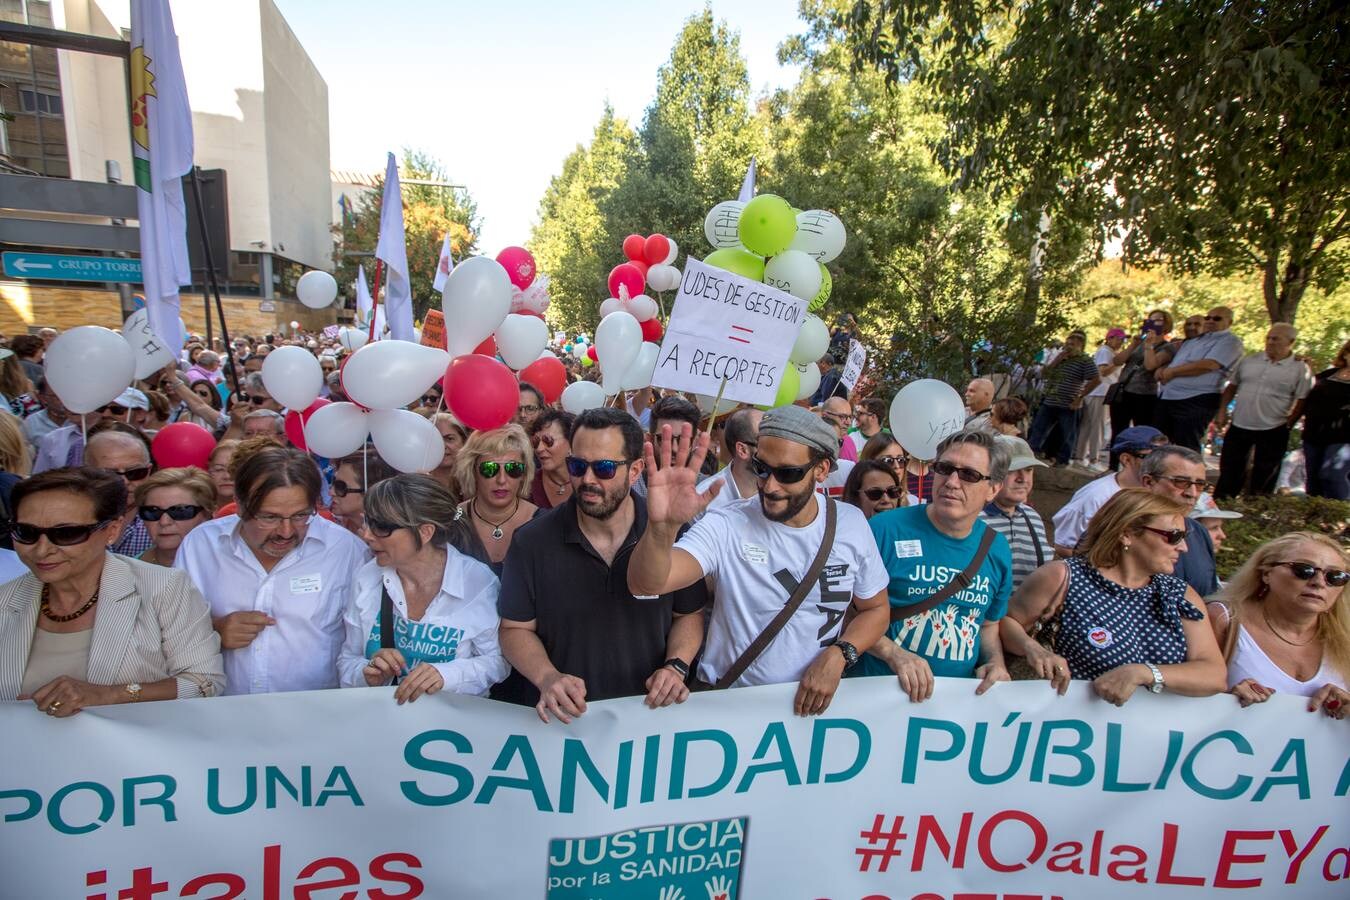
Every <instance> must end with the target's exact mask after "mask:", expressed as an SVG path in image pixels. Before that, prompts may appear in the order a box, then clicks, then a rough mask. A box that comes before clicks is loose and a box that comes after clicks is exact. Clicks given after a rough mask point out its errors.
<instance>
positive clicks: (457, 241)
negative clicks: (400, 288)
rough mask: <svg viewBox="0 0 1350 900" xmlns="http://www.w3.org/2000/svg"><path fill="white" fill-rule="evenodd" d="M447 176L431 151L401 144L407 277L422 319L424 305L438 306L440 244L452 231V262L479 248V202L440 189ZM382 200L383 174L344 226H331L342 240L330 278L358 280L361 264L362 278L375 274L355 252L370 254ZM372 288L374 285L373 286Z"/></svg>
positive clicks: (370, 264) (465, 194)
mask: <svg viewBox="0 0 1350 900" xmlns="http://www.w3.org/2000/svg"><path fill="white" fill-rule="evenodd" d="M415 181H422V182H428V181H429V182H441V183H448V182H449V181H450V176H449V175H448V174H447V173H446V171H445V167H444V166H443V165H442V164H441V163H440V161H439V160H437V159H436V158H435V157H432V156H431V155H429V154H427V153H424V152H421V151H417V150H412V149H410V148H406V147H405V148H404V150H403V160H402V163H401V165H400V166H399V186H400V187H401V189H402V194H403V230H404V235H405V238H406V242H407V249H408V277H409V281H410V283H411V287H412V296H413V315H414V316H415V317H416V318H417V319H418V320H419V321H420V320H421V319H423V318H425V317H426V312H427V309H429V308H430V307H433V306H438V305H439V304H440V296H439V294H438V293H437V292H436V290H435V289H434V288H433V287H432V282H433V281H434V279H435V277H436V266H437V264H438V263H439V262H440V257H441V244H442V243H443V242H444V240H445V236H446V235H447V234H449V235H450V252H451V253H452V254H453V255H454V257H455V259H456V260H460V259H463V258H464V257H465V256H468V255H471V254H472V253H473V252H474V251H475V250H476V249H477V247H478V228H479V218H478V204H477V203H475V202H474V200H473V197H472V196H471V195H470V194H469V192H468V190H467V189H464V188H458V187H442V186H439V185H435V184H412V183H409V182H415ZM383 203H384V175H383V173H382V174H380V175H379V176H378V177H377V178H376V179H375V184H374V186H373V187H371V188H370V189H369V190H367V191H365V192H364V193H363V194H362V195H361V196H360V197H358V198H357V200H356V211H355V213H354V214H353V215H352V217H351V218H350V219H349V220H348V222H347V223H346V225H345V226H339V227H338V228H336V229H335V231H336V232H337V233H338V235H339V236H340V237H341V244H340V245H339V246H338V248H337V250H336V252H335V261H336V263H337V270H336V271H335V272H334V277H335V278H337V280H338V283H339V284H342V285H348V284H351V283H352V282H353V281H355V280H356V273H357V266H358V265H362V264H364V265H365V267H366V277H367V278H368V279H370V278H373V277H374V265H375V260H374V258H373V257H371V256H364V255H363V256H356V255H353V254H355V253H373V252H374V250H375V247H376V245H377V244H378V243H379V240H380V212H381V209H382V207H383ZM371 287H372V288H373V287H374V285H373V284H371Z"/></svg>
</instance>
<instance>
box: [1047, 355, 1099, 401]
mask: <svg viewBox="0 0 1350 900" xmlns="http://www.w3.org/2000/svg"><path fill="white" fill-rule="evenodd" d="M1097 375H1098V372H1097V364H1096V363H1094V362H1093V361H1092V357H1090V356H1088V355H1087V354H1086V353H1079V354H1078V355H1076V356H1070V357H1066V358H1065V359H1064V360H1063V361H1062V362H1060V363H1059V364H1058V365H1056V366H1055V367H1054V368H1049V367H1047V368H1046V371H1045V400H1044V403H1045V405H1046V406H1058V407H1060V408H1067V407H1069V406H1072V405H1073V401H1075V400H1077V399H1078V394H1079V392H1080V391H1082V390H1083V385H1085V384H1087V383H1088V382H1089V381H1091V380H1092V379H1094V378H1096V377H1097Z"/></svg>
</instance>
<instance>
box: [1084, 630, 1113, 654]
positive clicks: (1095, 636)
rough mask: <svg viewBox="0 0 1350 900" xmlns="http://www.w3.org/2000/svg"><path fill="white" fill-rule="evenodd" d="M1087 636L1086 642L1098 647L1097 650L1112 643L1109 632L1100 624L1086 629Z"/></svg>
mask: <svg viewBox="0 0 1350 900" xmlns="http://www.w3.org/2000/svg"><path fill="white" fill-rule="evenodd" d="M1087 638H1088V643H1089V644H1091V645H1092V646H1094V647H1096V648H1098V649H1099V650H1100V649H1105V648H1107V647H1109V646H1111V643H1112V638H1111V632H1110V631H1107V630H1106V629H1105V628H1103V627H1102V626H1100V625H1098V626H1097V627H1096V628H1092V629H1090V630H1089V631H1088V635H1087Z"/></svg>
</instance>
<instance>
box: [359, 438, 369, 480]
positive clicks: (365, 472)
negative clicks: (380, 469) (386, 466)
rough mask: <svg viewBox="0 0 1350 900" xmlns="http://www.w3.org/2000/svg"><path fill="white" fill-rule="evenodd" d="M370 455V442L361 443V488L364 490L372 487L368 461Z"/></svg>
mask: <svg viewBox="0 0 1350 900" xmlns="http://www.w3.org/2000/svg"><path fill="white" fill-rule="evenodd" d="M369 453H370V442H369V441H362V442H361V487H363V488H366V487H369V486H370V470H369V468H368V460H369V458H370V457H369V455H368V454H369Z"/></svg>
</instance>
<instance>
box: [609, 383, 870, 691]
mask: <svg viewBox="0 0 1350 900" xmlns="http://www.w3.org/2000/svg"><path fill="white" fill-rule="evenodd" d="M682 432H683V433H682V434H680V435H678V436H677V435H675V434H674V433H673V431H671V430H667V429H664V428H663V429H662V433H661V435H660V436H659V437H658V438H657V440H656V441H655V442H654V446H653V444H648V445H647V447H646V448H645V451H644V458H645V460H646V465H647V468H648V469H649V470H654V471H649V472H648V476H647V478H648V490H649V495H648V496H649V503H648V519H647V528H646V531H645V532H644V533H643V535H642V540H641V541H640V542H639V543H638V546H637V549H636V550H635V551H634V553H633V562H632V564H631V565H630V566H629V568H628V587H629V589H630V590H631V591H632V592H633V593H634V594H635V595H639V596H640V595H643V594H653V593H661V592H665V591H673V590H679V589H681V588H685V587H688V586H694V585H698V584H700V583H702V582H703V581H704V579H707V580H708V583H709V584H710V585H711V587H712V590H713V592H714V598H713V605H712V616H711V618H710V620H709V624H708V641H707V644H706V646H705V648H704V651H703V659H702V661H701V663H700V664H699V670H698V675H699V678H700V679H701V680H702V681H703V682H705V683H707V684H710V685H716V686H724V687H744V686H749V685H758V684H786V683H791V682H797V683H798V687H797V693H796V696H795V698H794V700H793V711H794V712H795V713H796V714H797V715H803V716H805V715H819V714H820V713H822V712H824V711H825V709H826V708H827V707H828V706H829V705H830V701H831V700H832V699H833V697H834V693H835V691H836V690H837V689H838V687H839V679H840V678H841V677H842V676H843V674H844V671H845V669H847V668H851V667H852V666H853V665H855V664H856V663H857V662H858V658H859V655H860V654H861V653H864V652H866V651H867V649H868V648H869V647H871V646H872V644H873V643H875V642H876V640H877V638H879V637H880V636H881V634H882V633H883V632H884V631H885V628H886V570H885V568H884V567H883V566H882V563H881V556H880V554H879V553H878V552H877V547H876V543H875V542H874V541H873V540H872V535H871V533H870V532H869V531H868V528H867V520H866V519H865V518H863V514H862V511H861V510H859V509H858V508H857V507H853V506H849V505H848V504H845V503H840V502H838V501H835V500H831V499H828V498H826V497H823V496H820V495H819V494H818V492H817V491H816V487H817V486H818V485H819V484H820V483H822V482H824V480H825V479H826V477H827V476H828V475H829V473H830V470H831V469H832V468H833V467H834V465H835V454H836V453H837V452H838V434H837V433H836V432H835V430H834V429H832V428H830V427H829V426H828V425H826V424H825V422H823V421H821V419H820V418H819V417H818V416H815V415H812V414H811V412H810V411H809V410H806V409H803V408H802V407H800V406H781V407H778V408H776V409H771V410H769V411H768V412H767V413H765V414H764V418H763V419H762V420H761V421H760V425H759V437H758V441H759V443H758V446H757V447H756V449H755V453H754V455H753V456H752V458H751V465H752V467H753V469H754V472H755V477H756V480H757V481H758V483H759V491H758V494H759V496H758V497H755V498H747V499H745V500H740V501H737V502H736V503H732V504H730V505H728V506H725V507H723V508H721V509H719V510H716V511H714V512H713V513H711V514H710V515H705V516H703V518H701V519H699V520H698V521H697V522H695V524H694V525H693V526H691V527H690V528H689V530H688V531H687V532H686V533H685V534H684V535H683V537H681V536H680V530H681V529H682V528H683V527H684V526H685V525H686V524H687V523H688V522H690V521H692V520H693V519H694V518H695V517H696V516H697V515H698V514H699V513H701V512H703V511H704V510H705V509H706V508H707V506H708V505H709V503H710V502H711V500H712V499H713V497H715V496H716V493H717V492H718V491H720V487H714V488H712V489H711V490H709V491H708V492H707V493H706V494H700V493H699V492H698V490H697V488H696V484H695V483H696V480H697V479H696V476H697V471H698V467H699V465H700V464H701V463H702V462H703V457H704V455H705V454H706V453H707V450H708V439H707V437H706V436H703V435H700V436H699V437H698V438H697V439H695V440H693V441H692V444H693V446H692V448H691V446H690V445H691V438H692V437H693V436H692V434H691V433H690V432H689V431H688V430H687V429H682ZM677 438H678V439H677ZM691 449H692V452H691ZM831 531H833V539H832V540H830V539H828V537H827V535H828V534H829V533H830V532H831ZM822 549H823V550H824V555H823V556H822V555H821V553H822ZM817 558H819V559H820V560H821V561H822V563H823V564H821V565H819V566H817V567H816V568H817V569H818V571H817V574H815V575H814V576H812V577H810V579H809V580H807V579H808V576H811V572H812V569H813V561H814V560H816V559H817ZM803 587H804V588H805V593H804V594H802V593H800V592H799V589H801V588H803ZM794 595H795V596H798V597H800V598H801V599H800V601H799V606H798V607H797V609H796V610H795V611H792V612H791V615H790V617H789V618H787V619H786V620H785V621H781V622H778V623H776V622H775V619H776V617H777V616H778V615H779V613H780V612H782V611H783V610H784V609H785V608H788V603H789V600H790V599H792V598H793V597H794ZM850 607H856V610H857V615H856V616H855V617H854V618H853V619H852V621H851V622H849V623H848V624H847V625H844V620H845V618H846V614H847V613H848V612H849V608H850ZM765 635H768V636H769V639H768V641H767V643H765V642H764V638H765Z"/></svg>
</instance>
